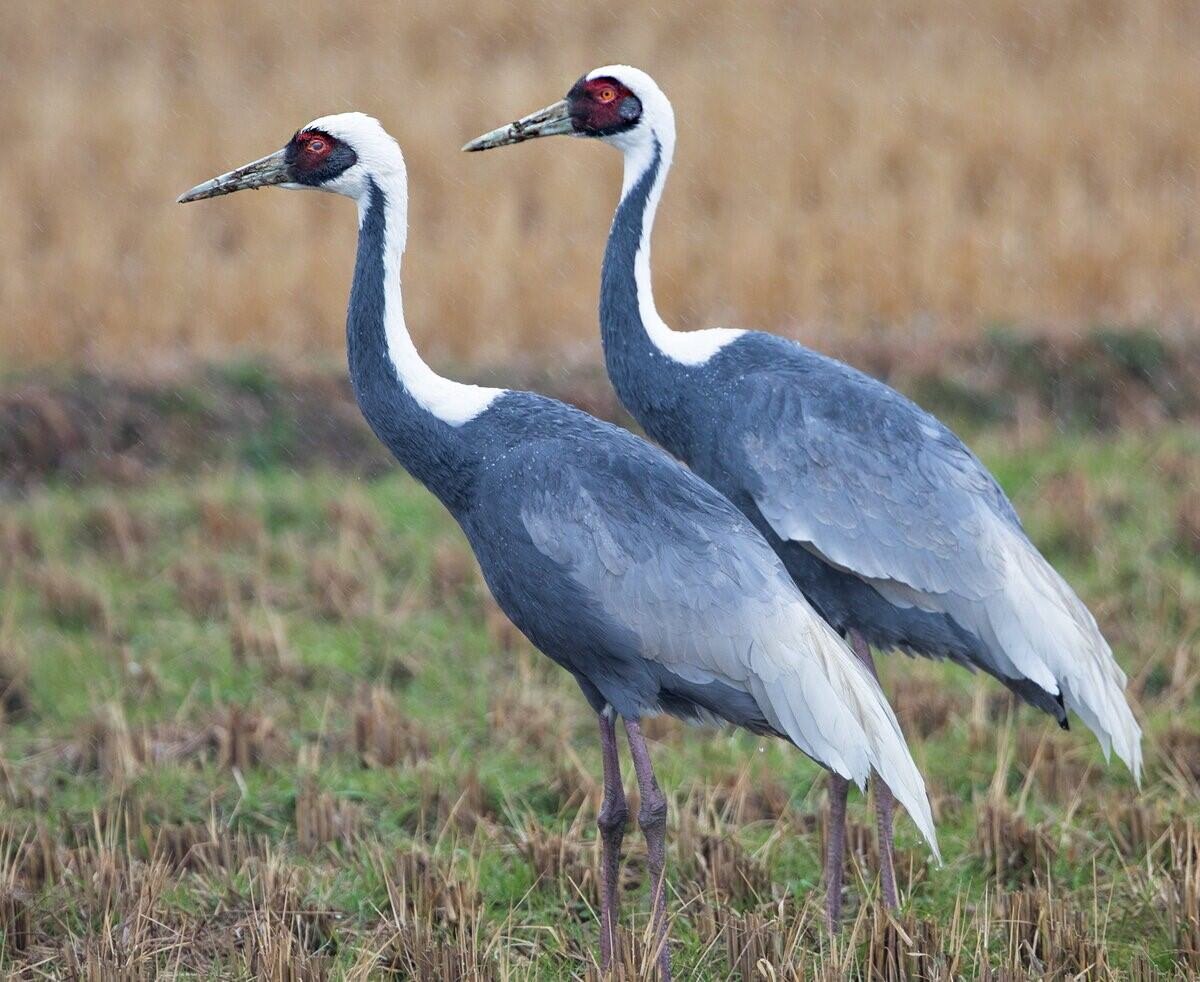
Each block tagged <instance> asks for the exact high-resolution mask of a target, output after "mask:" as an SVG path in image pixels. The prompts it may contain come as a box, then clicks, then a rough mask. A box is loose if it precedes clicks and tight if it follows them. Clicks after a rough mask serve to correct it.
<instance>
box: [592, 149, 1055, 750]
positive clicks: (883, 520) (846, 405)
mask: <svg viewBox="0 0 1200 982" xmlns="http://www.w3.org/2000/svg"><path fill="white" fill-rule="evenodd" d="M660 154H661V151H656V154H655V157H654V159H653V163H652V165H651V167H650V168H649V169H648V170H647V171H646V172H645V174H644V175H643V176H642V177H641V178H640V179H639V180H638V182H637V183H636V184H635V185H634V187H633V188H632V190H631V191H630V192H629V193H628V194H627V195H626V196H625V197H624V199H623V200H622V202H621V204H620V206H619V207H618V209H617V213H616V216H615V218H614V220H613V225H612V229H611V231H610V234H609V240H608V246H607V249H606V252H605V257H604V268H603V273H602V277H601V287H600V324H601V337H602V340H603V344H604V356H605V362H606V366H607V369H608V373H609V377H610V378H611V379H612V382H613V387H614V388H615V389H616V391H617V394H618V396H619V397H620V399H621V401H622V403H623V404H624V405H625V407H626V408H627V409H628V410H629V411H630V413H631V414H632V415H633V416H634V418H635V419H637V420H638V422H639V423H640V424H641V425H642V426H643V427H644V429H645V430H646V432H647V433H648V434H649V435H650V436H651V437H652V438H653V439H654V440H655V441H657V442H658V443H660V444H661V445H662V446H663V447H665V448H666V449H667V450H669V451H670V452H671V453H672V454H674V455H675V456H677V457H679V458H680V459H681V460H684V461H685V462H686V463H687V464H688V465H689V466H690V467H691V468H692V469H693V470H694V471H695V472H696V473H698V474H699V475H700V476H701V477H703V478H704V479H705V481H707V482H708V483H709V484H711V485H712V486H713V487H715V488H716V489H717V490H718V491H720V492H721V493H722V494H724V495H725V496H726V497H728V498H729V499H730V500H731V501H733V502H734V503H735V504H736V505H737V506H738V508H739V509H741V510H742V512H743V513H744V514H745V515H746V516H747V517H749V518H750V520H751V521H752V522H753V523H754V525H755V526H756V527H757V529H758V530H759V532H761V533H762V535H763V536H764V537H765V538H766V539H767V541H768V542H769V543H770V545H771V546H772V548H774V550H775V551H776V553H778V555H779V556H780V558H781V559H782V560H783V562H784V564H785V566H786V567H787V570H788V572H789V573H790V574H791V575H792V578H793V579H794V581H795V582H796V584H797V586H799V587H800V589H801V591H802V592H803V593H804V595H805V596H806V597H807V598H808V600H809V602H810V603H811V604H812V605H813V607H814V608H816V610H817V611H818V612H819V613H820V614H821V616H822V617H824V618H825V620H826V621H828V622H829V624H830V625H832V626H833V627H834V628H835V629H836V630H838V631H840V632H843V633H846V632H848V631H852V630H853V631H857V632H858V633H859V634H861V635H862V636H863V637H864V638H865V639H866V640H867V642H868V643H869V644H871V645H873V646H875V647H878V648H881V649H895V648H899V649H902V650H905V651H908V652H911V653H915V654H920V655H924V656H926V657H932V658H938V659H940V658H948V659H951V660H953V661H955V662H958V663H959V664H962V665H964V666H967V667H969V668H981V669H983V670H984V671H986V672H988V673H989V674H991V675H993V676H995V677H996V678H998V679H999V680H1000V681H1001V682H1003V683H1005V684H1006V685H1007V686H1009V688H1011V689H1012V690H1013V691H1015V692H1016V693H1018V694H1019V695H1020V696H1021V697H1022V698H1024V699H1025V700H1027V701H1028V702H1030V703H1031V704H1032V705H1035V706H1037V707H1038V708H1039V709H1042V710H1044V711H1046V712H1047V713H1050V714H1051V715H1052V716H1054V717H1055V718H1056V719H1057V720H1058V721H1059V722H1060V724H1061V725H1064V726H1065V725H1066V711H1065V709H1064V708H1063V705H1062V701H1061V697H1056V696H1053V695H1051V694H1050V693H1048V692H1046V691H1045V690H1044V689H1042V688H1040V687H1039V686H1037V685H1034V684H1032V683H1030V682H1029V681H1027V680H1026V679H1023V678H1014V677H1011V676H1008V675H1005V674H1004V673H1003V671H1001V670H1000V668H999V667H998V666H997V665H996V664H995V662H994V660H993V659H992V658H991V656H990V654H989V651H988V649H987V647H986V646H985V645H983V644H982V643H981V642H980V640H979V639H978V638H977V637H976V636H975V635H974V634H972V633H971V632H969V631H967V630H965V629H964V628H963V627H962V626H961V625H959V624H958V623H956V622H955V621H954V619H953V618H951V617H950V616H949V615H947V614H946V613H943V612H937V611H929V610H923V609H921V608H919V607H917V606H913V605H911V604H908V605H902V604H899V603H895V602H893V601H891V600H889V599H887V598H886V597H884V596H883V595H882V594H880V593H879V591H878V590H877V589H876V588H875V587H874V586H872V585H871V584H870V583H868V582H867V581H866V580H864V579H863V577H862V576H861V575H859V574H858V573H857V572H854V570H856V569H861V568H862V565H860V564H857V563H856V564H854V565H853V566H851V567H850V568H845V567H842V566H839V565H837V564H835V563H832V562H830V561H829V559H828V558H826V557H825V556H823V555H821V554H820V552H819V551H818V550H820V548H821V546H822V545H823V544H824V543H826V542H828V541H829V539H830V537H836V538H838V539H839V541H840V542H841V543H842V544H843V545H845V546H846V548H847V549H848V550H849V551H850V552H852V553H853V554H854V555H856V556H862V557H863V558H864V559H869V558H870V556H871V555H872V554H873V553H886V558H887V559H888V560H891V561H892V565H891V566H889V569H892V570H896V569H899V570H900V574H901V575H902V574H903V572H904V571H906V570H907V569H909V568H914V567H915V568H917V569H918V572H919V573H924V574H929V573H932V574H933V576H934V577H936V579H937V582H939V583H941V584H944V585H945V587H946V589H968V590H969V589H972V588H978V587H979V585H980V584H979V581H980V579H981V573H980V571H979V570H978V569H976V568H974V567H973V566H972V565H971V562H970V558H969V557H968V556H965V555H964V552H965V550H963V549H962V548H961V546H962V541H961V540H962V539H963V537H967V536H970V535H971V534H972V521H973V516H974V513H975V509H976V507H977V505H978V504H979V503H980V502H982V503H983V504H984V505H985V506H986V507H987V508H989V509H990V510H991V511H992V513H993V514H995V516H996V517H997V518H998V519H999V520H1001V521H1003V522H1005V523H1007V524H1009V525H1011V526H1012V527H1013V529H1014V530H1015V531H1016V532H1018V533H1019V534H1020V535H1022V536H1023V535H1024V532H1023V530H1022V529H1021V524H1020V520H1019V519H1018V517H1017V514H1016V512H1015V510H1014V509H1013V507H1012V505H1011V503H1010V502H1009V500H1008V498H1007V497H1005V495H1004V492H1003V491H1002V490H1001V488H1000V487H999V485H998V484H997V483H996V481H995V479H994V478H993V477H992V476H991V475H990V474H989V473H988V472H987V470H986V469H985V468H984V467H983V465H982V464H981V463H980V461H979V460H978V458H977V457H976V456H975V455H974V454H973V453H972V452H971V451H970V450H969V449H968V448H967V447H966V446H965V445H964V444H963V443H962V441H961V440H959V438H958V437H957V436H955V435H954V433H952V432H951V431H950V430H949V429H948V428H947V427H946V426H945V425H944V424H943V423H941V422H940V421H939V420H938V419H937V418H936V417H934V416H932V415H930V414H929V413H927V412H925V411H924V410H923V409H921V408H920V407H919V406H917V405H916V404H915V403H913V402H911V401H910V400H908V399H906V398H905V397H904V396H902V395H901V394H900V393H898V392H896V391H895V390H894V389H892V388H890V387H888V386H886V385H884V384H883V383H881V382H879V381H877V380H876V379H873V378H871V377H870V376H868V375H865V374H864V373H862V372H860V371H858V370H856V369H854V368H851V367H850V366H849V365H846V364H844V363H842V362H838V361H835V360H834V359H831V358H828V357H826V356H824V355H821V354H818V353H817V352H815V351H811V350H809V349H808V348H805V347H803V346H801V345H799V344H796V343H794V342H791V341H788V340H785V339H783V338H780V337H777V336H775V335H772V334H764V333H761V332H758V331H747V332H745V333H743V334H742V335H741V336H740V337H738V338H736V339H735V340H733V341H731V342H730V343H729V344H727V345H725V346H724V347H722V348H720V349H719V350H718V351H717V352H716V353H715V354H713V355H712V357H711V358H709V359H708V360H707V361H704V362H702V363H699V364H685V363H682V362H679V361H676V360H674V359H672V358H671V357H669V356H668V355H666V354H665V353H664V352H662V351H661V350H660V349H659V348H658V347H657V346H656V345H655V344H654V343H653V342H652V341H651V339H650V336H649V334H648V333H647V331H646V329H645V326H644V325H643V324H642V323H641V314H640V309H639V303H638V296H637V290H638V286H637V283H636V280H635V275H634V265H635V258H636V255H637V251H638V248H639V246H640V243H641V241H642V231H643V229H642V223H643V216H644V213H645V210H646V199H647V196H648V195H649V193H650V190H651V188H652V186H653V185H654V183H655V181H656V180H657V178H658V176H659V173H658V168H659V166H661V156H660ZM764 508H765V509H767V510H768V511H771V512H772V513H773V514H781V515H789V514H792V513H794V512H803V515H804V517H805V519H806V520H807V522H808V523H809V525H810V526H811V527H812V528H813V534H812V536H811V538H809V539H808V540H807V541H796V540H794V539H790V538H784V537H782V536H781V535H780V533H779V531H778V528H779V524H780V523H772V522H771V521H769V520H768V519H767V517H766V516H765V515H764ZM863 516H865V517H866V519H867V521H866V522H863V521H862V520H861V519H862V517H863ZM926 578H928V575H926ZM918 581H919V580H918Z"/></svg>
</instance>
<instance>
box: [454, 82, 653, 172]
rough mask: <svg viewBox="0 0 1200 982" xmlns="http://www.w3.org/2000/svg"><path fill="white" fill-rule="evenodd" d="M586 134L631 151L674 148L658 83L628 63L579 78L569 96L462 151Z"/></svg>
mask: <svg viewBox="0 0 1200 982" xmlns="http://www.w3.org/2000/svg"><path fill="white" fill-rule="evenodd" d="M556 135H566V136H584V137H592V138H594V139H598V140H603V141H604V142H606V143H611V144H613V145H614V146H616V147H619V148H620V149H622V150H624V151H626V152H629V151H633V150H637V149H640V148H642V147H645V146H649V145H651V144H653V143H654V141H655V140H657V141H658V142H659V143H660V144H667V143H670V144H674V141H675V114H674V112H673V111H672V109H671V103H670V102H669V101H668V100H667V97H666V96H665V95H664V94H663V91H662V89H660V88H659V87H658V84H657V83H656V82H655V81H654V79H652V78H651V77H650V76H649V75H647V74H646V73H645V72H643V71H641V70H640V69H637V68H631V67H630V66H628V65H606V66H604V67H603V68H596V69H593V70H592V71H590V72H588V73H587V74H586V75H584V76H583V77H582V78H580V79H579V81H578V82H576V83H575V84H574V85H573V86H571V91H570V92H568V93H567V97H566V98H565V99H562V100H560V101H558V102H556V103H554V104H553V105H550V106H547V107H546V108H545V109H539V110H538V111H537V112H535V113H530V114H529V115H528V116H525V117H522V118H521V119H518V120H516V121H515V122H512V123H509V124H508V125H507V126H501V127H500V128H499V129H497V130H492V131H491V132H490V133H484V134H483V136H480V137H476V138H475V139H474V140H472V141H471V142H470V143H468V144H467V145H466V146H464V147H463V149H464V150H468V151H471V150H491V149H492V148H493V147H502V146H505V145H507V144H509V143H523V142H524V141H525V140H536V139H537V138H538V137H540V136H556Z"/></svg>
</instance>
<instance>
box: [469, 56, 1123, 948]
mask: <svg viewBox="0 0 1200 982" xmlns="http://www.w3.org/2000/svg"><path fill="white" fill-rule="evenodd" d="M555 134H564V135H570V136H580V137H592V138H595V139H599V140H601V141H603V142H605V143H609V144H611V145H612V146H614V147H616V148H617V149H619V150H620V151H621V152H622V153H623V154H624V158H625V173H624V181H623V183H622V187H621V198H620V203H619V204H618V206H617V211H616V216H615V217H614V219H613V223H612V228H611V231H610V232H609V238H608V247H607V250H606V252H605V254H604V266H603V269H602V271H601V279H600V331H601V338H602V340H603V344H604V357H605V362H606V364H607V368H608V374H609V377H610V378H611V380H612V383H613V386H614V388H615V389H616V391H617V394H618V396H619V397H620V399H621V401H622V402H623V403H624V404H625V407H626V408H627V409H628V410H629V412H630V413H631V414H632V415H633V416H634V418H635V419H637V421H638V422H639V423H640V424H641V425H642V427H643V428H644V429H645V430H646V432H647V433H648V434H649V435H650V436H651V437H652V438H653V439H654V440H656V441H657V442H658V443H659V444H661V445H662V446H663V447H665V448H666V449H667V450H669V451H670V452H671V453H672V454H674V455H675V456H676V457H678V458H680V459H681V460H683V461H685V462H686V463H687V464H688V465H689V466H690V467H691V468H692V469H693V470H694V471H695V472H696V473H697V474H699V475H700V476H701V477H703V478H704V479H705V480H706V481H708V482H709V483H710V484H711V485H712V486H713V487H715V488H716V489H717V490H719V491H721V492H722V493H723V494H724V495H726V497H728V498H729V499H730V500H731V501H733V502H734V503H735V504H736V505H737V506H738V507H739V508H740V509H741V510H742V512H744V513H745V514H746V515H747V517H749V518H750V520H751V521H752V522H753V523H754V525H755V526H756V527H757V528H758V530H759V532H760V533H761V534H762V535H763V536H764V537H765V538H766V539H767V541H768V542H770V543H771V545H772V547H773V548H774V549H775V551H776V553H777V554H778V555H779V557H780V558H781V559H782V560H783V562H784V565H785V566H786V567H787V569H788V572H789V573H790V574H791V575H792V578H793V579H794V581H795V582H796V584H797V586H799V587H800V589H801V590H802V591H803V593H804V595H805V596H806V597H807V598H808V600H809V602H810V603H811V604H812V605H813V607H814V608H816V610H817V611H818V612H819V613H820V614H821V615H822V617H824V618H825V620H826V621H827V622H828V623H829V624H830V625H831V626H833V627H834V628H835V629H836V630H837V631H839V632H840V633H842V634H843V635H845V636H846V637H847V638H848V639H849V640H850V642H851V645H852V646H853V648H854V650H855V652H856V653H857V654H858V655H859V657H860V658H861V659H862V660H863V662H864V663H865V664H866V665H867V666H869V667H870V669H871V671H872V673H874V665H873V663H872V658H871V651H870V647H869V646H875V647H877V648H880V649H902V650H904V651H907V652H909V653H915V654H920V655H924V656H927V657H930V658H936V659H950V660H952V661H955V662H957V663H959V664H961V665H964V666H966V667H967V668H971V669H982V670H983V671H985V672H987V673H989V674H990V675H993V676H995V677H996V678H997V679H999V680H1000V681H1001V682H1003V683H1004V684H1005V685H1007V686H1008V687H1009V688H1010V689H1012V690H1013V691H1014V692H1015V693H1016V694H1017V695H1018V696H1020V697H1021V698H1023V699H1024V700H1026V701H1027V702H1029V703H1031V704H1032V705H1034V706H1037V707H1038V708H1040V709H1043V710H1045V711H1046V712H1048V713H1049V714H1050V715H1052V716H1053V717H1054V718H1055V719H1056V720H1057V721H1058V722H1059V724H1060V725H1061V726H1063V727H1064V728H1066V726H1067V712H1068V710H1070V711H1072V712H1074V713H1076V714H1077V715H1078V716H1079V717H1080V718H1081V719H1082V720H1083V721H1084V723H1086V724H1087V725H1088V726H1089V727H1090V728H1091V729H1092V731H1093V732H1094V733H1095V734H1096V736H1097V737H1098V738H1099V740H1100V744H1101V746H1102V747H1103V748H1104V753H1105V755H1106V756H1107V755H1108V754H1109V752H1110V750H1115V751H1116V752H1117V755H1118V756H1119V757H1120V758H1121V759H1122V760H1124V761H1125V763H1126V764H1127V765H1128V766H1129V768H1130V770H1131V771H1132V772H1133V774H1134V777H1135V779H1138V780H1139V781H1140V773H1141V763H1142V754H1141V729H1140V728H1139V726H1138V724H1137V721H1136V720H1135V719H1134V715H1133V712H1132V711H1131V710H1130V708H1129V704H1128V703H1127V701H1126V699H1125V694H1124V690H1125V675H1124V673H1123V672H1122V671H1121V669H1120V667H1119V666H1118V665H1117V662H1116V660H1115V659H1114V658H1113V655H1112V651H1111V650H1110V649H1109V646H1108V644H1107V643H1106V642H1105V640H1104V638H1103V636H1102V635H1101V633H1100V630H1099V628H1098V627H1097V626H1096V621H1095V619H1094V618H1093V617H1092V615H1091V613H1090V612H1089V611H1088V610H1087V608H1086V607H1085V606H1084V605H1083V603H1082V602H1081V601H1080V600H1079V598H1078V597H1077V596H1076V595H1075V593H1074V591H1072V589H1071V588H1070V586H1068V585H1067V583H1066V581H1065V580H1064V579H1063V578H1062V577H1061V576H1059V574H1058V573H1057V572H1056V571H1055V570H1054V569H1053V568H1052V567H1051V566H1050V564H1049V563H1048V562H1046V560H1045V559H1044V558H1043V557H1042V555H1041V554H1040V553H1039V552H1038V550H1037V549H1036V548H1035V547H1034V545H1033V544H1032V543H1031V542H1030V541H1029V538H1028V537H1027V536H1026V534H1025V531H1024V529H1023V528H1022V527H1021V522H1020V520H1019V519H1018V517H1017V514H1016V512H1015V511H1014V510H1013V507H1012V504H1011V503H1010V502H1009V500H1008V498H1007V497H1005V495H1004V492H1003V491H1002V490H1001V489H1000V486H999V484H997V483H996V481H995V479H994V478H993V477H992V475H991V474H989V473H988V471H987V469H986V468H985V467H984V466H983V464H982V463H981V462H980V461H979V459H978V458H977V457H976V456H975V455H974V454H973V453H972V452H971V451H970V450H969V449H968V448H967V447H966V446H965V445H964V444H963V443H962V441H961V440H959V439H958V437H956V436H955V435H954V434H953V433H952V432H951V431H950V430H949V429H948V428H947V427H946V426H945V425H943V424H942V423H941V422H940V421H939V420H938V419H936V418H935V417H933V416H932V415H930V414H929V413H927V412H925V411H924V410H922V409H921V408H920V407H918V406H917V405H915V404H914V403H913V402H911V401H909V400H908V399H906V398H905V397H904V396H902V395H900V393H898V392H896V391H895V390H894V389H892V388H890V387H888V386H887V385H885V384H883V383H882V382H880V381H878V380H876V379H874V378H871V377H870V376H868V375H865V374H863V373H862V372H859V371H856V370H855V369H853V368H851V367H850V366H848V365H845V364H843V363H841V362H838V361H835V360H833V359H831V358H827V357H824V356H822V355H820V354H817V353H816V352H814V351H810V350H809V349H807V348H805V347H802V346H801V345H799V344H796V343H794V342H792V341H789V340H786V339H784V338H781V337H778V336H776V335H772V334H764V333H761V332H758V331H742V330H732V329H728V328H711V329H708V330H700V331H692V332H677V331H674V330H672V329H671V328H670V327H668V326H667V324H666V322H665V321H664V320H663V319H662V317H660V316H659V313H658V310H657V308H656V307H655V305H654V293H653V290H652V288H651V281H650V234H651V230H652V228H653V225H654V215H655V211H656V210H657V208H658V203H659V199H660V198H661V196H662V191H663V186H664V184H665V183H666V179H667V172H668V170H669V169H670V166H671V158H672V155H673V153H674V150H675V115H674V111H673V109H672V108H671V103H670V102H669V101H668V100H667V97H666V95H664V94H663V91H662V90H661V89H660V88H659V87H658V85H657V84H656V83H655V81H654V80H653V79H652V78H651V77H650V76H649V75H647V74H646V73H645V72H643V71H640V70H638V69H636V68H630V67H629V66H627V65H609V66H606V67H604V68H597V69H595V70H594V71H591V72H588V73H587V74H586V75H584V76H583V77H582V78H580V79H579V80H578V81H577V82H576V83H575V85H574V86H572V88H571V90H570V92H568V93H567V96H566V98H565V99H563V100H562V101H560V102H556V103H554V104H553V105H550V106H547V107H546V108H545V109H542V110H539V111H538V112H535V113H532V114H531V115H529V116H526V117H524V118H523V119H519V120H517V121H516V122H513V123H510V124H509V125H507V126H503V127H501V128H499V129H496V130H493V131H492V132H490V133H486V134H484V135H483V136H480V137H478V138H477V139H475V140H472V141H471V142H470V143H468V144H467V145H466V146H465V147H464V148H463V149H464V150H487V149H490V148H492V147H498V146H504V145H506V144H510V143H520V142H523V141H525V140H532V139H535V138H537V137H543V136H552V135H555ZM884 780H885V781H886V776H885V778H884ZM832 782H833V783H832V789H831V811H832V823H831V825H832V834H831V836H830V841H829V846H828V854H827V857H826V872H827V882H828V885H827V889H828V904H827V915H828V919H829V923H830V926H831V927H836V925H837V922H838V918H839V914H840V905H841V878H842V862H843V852H844V836H843V832H842V826H843V824H844V817H845V808H846V793H847V786H846V784H845V782H844V781H842V780H841V779H840V778H838V776H837V775H836V774H835V775H833V778H832ZM876 807H877V811H878V825H879V832H880V857H881V863H880V865H881V881H882V892H883V895H884V899H885V901H886V902H887V903H888V904H889V905H891V906H893V907H894V906H895V905H896V903H897V894H896V886H895V873H894V868H893V863H892V859H891V855H892V846H891V826H892V814H891V813H892V802H891V796H890V795H889V793H888V791H887V789H886V788H883V787H877V788H876Z"/></svg>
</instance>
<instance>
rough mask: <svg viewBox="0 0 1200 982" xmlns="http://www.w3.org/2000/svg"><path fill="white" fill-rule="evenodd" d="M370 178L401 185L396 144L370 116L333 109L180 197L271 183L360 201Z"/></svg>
mask: <svg viewBox="0 0 1200 982" xmlns="http://www.w3.org/2000/svg"><path fill="white" fill-rule="evenodd" d="M369 178H374V180H375V182H376V183H377V184H379V183H385V182H386V183H387V184H388V185H389V186H390V187H391V188H393V189H394V188H395V187H396V186H397V185H399V186H400V187H401V188H403V187H404V186H405V184H406V178H405V171H404V156H403V155H402V154H401V153H400V147H399V146H398V145H397V143H396V141H395V140H394V139H393V138H392V137H391V136H390V135H389V134H388V133H387V131H386V130H385V129H384V128H383V127H382V126H381V125H380V124H379V120H377V119H375V118H374V117H373V116H367V115H366V114H364V113H337V114H336V115H333V116H322V117H320V118H319V119H314V120H313V121H312V122H311V123H309V124H307V125H306V126H302V127H301V128H300V129H299V130H297V131H296V134H295V136H293V137H292V138H291V140H289V141H288V143H287V146H285V147H284V148H283V149H282V150H277V151H276V152H275V153H273V154H271V155H269V156H267V157H263V158H261V159H260V160H255V161H253V162H252V163H249V164H246V165H245V166H243V167H239V168H237V169H236V170H232V171H229V173H227V174H222V175H221V176H220V177H214V178H213V179H212V180H211V181H205V182H204V183H203V184H198V185H196V187H194V188H192V189H191V190H190V191H188V192H187V193H185V194H183V195H180V197H179V200H180V201H181V202H186V201H199V200H201V199H202V198H215V197H217V196H218V195H222V194H232V193H233V192H234V191H242V190H245V189H247V188H261V187H267V186H270V185H275V186H277V187H282V188H286V189H287V190H289V191H304V190H310V191H332V192H333V193H334V194H342V195H345V196H346V197H348V198H354V199H356V200H358V201H360V202H361V201H363V200H364V199H365V198H366V196H367V192H368V189H369V187H370V180H369Z"/></svg>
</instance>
